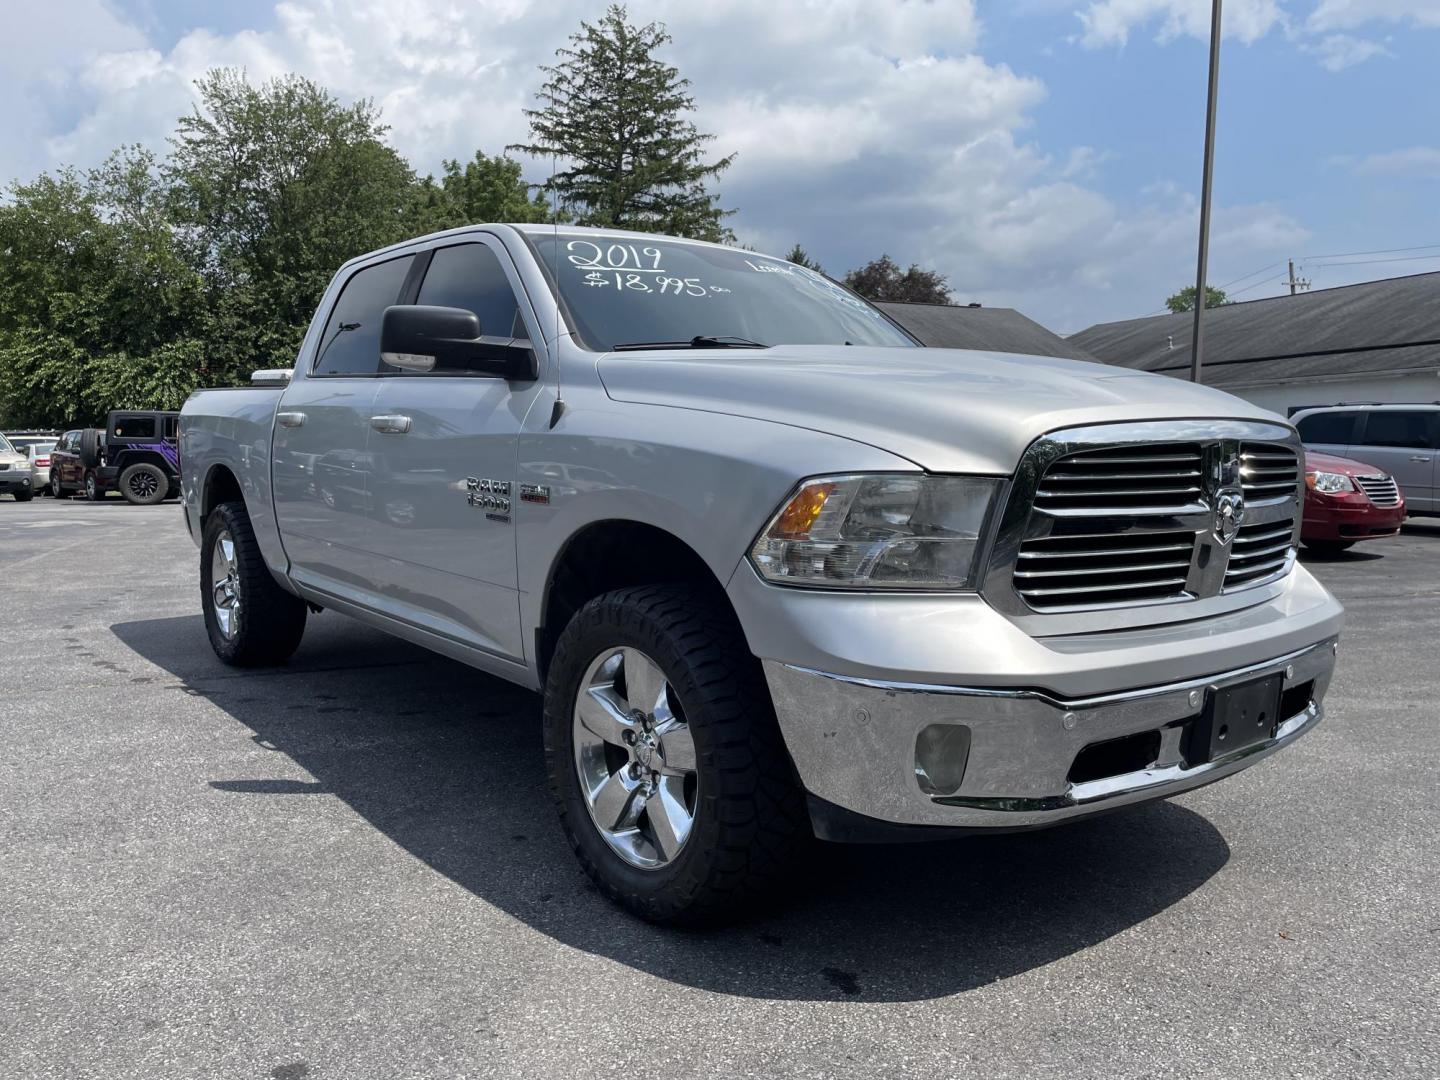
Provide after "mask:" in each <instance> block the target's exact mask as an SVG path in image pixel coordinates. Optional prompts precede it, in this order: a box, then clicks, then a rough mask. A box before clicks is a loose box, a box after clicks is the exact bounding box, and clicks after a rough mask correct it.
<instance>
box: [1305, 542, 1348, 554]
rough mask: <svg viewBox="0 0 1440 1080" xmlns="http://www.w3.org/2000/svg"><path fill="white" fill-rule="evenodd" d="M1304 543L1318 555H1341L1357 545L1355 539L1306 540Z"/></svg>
mask: <svg viewBox="0 0 1440 1080" xmlns="http://www.w3.org/2000/svg"><path fill="white" fill-rule="evenodd" d="M1304 543H1305V546H1306V547H1307V548H1309V549H1310V550H1311V551H1313V552H1315V554H1317V555H1339V554H1340V552H1342V551H1349V550H1350V549H1351V548H1352V547H1354V546H1355V541H1354V540H1306V541H1305V542H1304Z"/></svg>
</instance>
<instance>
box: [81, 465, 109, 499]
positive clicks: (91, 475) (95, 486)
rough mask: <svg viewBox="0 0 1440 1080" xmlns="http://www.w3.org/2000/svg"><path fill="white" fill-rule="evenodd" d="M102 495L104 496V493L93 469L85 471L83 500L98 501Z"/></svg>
mask: <svg viewBox="0 0 1440 1080" xmlns="http://www.w3.org/2000/svg"><path fill="white" fill-rule="evenodd" d="M104 497H105V493H104V492H103V491H101V490H100V481H99V480H98V479H97V478H96V476H95V472H94V470H93V469H92V470H90V471H88V472H86V473H85V501H86V502H99V501H100V500H101V499H103V498H104Z"/></svg>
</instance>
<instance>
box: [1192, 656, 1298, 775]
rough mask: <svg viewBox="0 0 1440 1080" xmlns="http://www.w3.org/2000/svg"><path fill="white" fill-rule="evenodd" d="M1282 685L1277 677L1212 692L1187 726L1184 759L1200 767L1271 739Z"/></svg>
mask: <svg viewBox="0 0 1440 1080" xmlns="http://www.w3.org/2000/svg"><path fill="white" fill-rule="evenodd" d="M1284 684H1285V679H1284V676H1282V675H1278V674H1277V675H1267V676H1266V677H1265V678H1263V679H1254V680H1251V681H1250V682H1244V683H1239V684H1238V685H1236V686H1224V687H1221V688H1220V689H1218V690H1214V691H1212V692H1211V693H1210V695H1209V700H1207V701H1206V703H1205V711H1204V712H1203V713H1201V714H1200V715H1199V716H1198V717H1196V718H1195V720H1194V722H1193V723H1192V724H1191V731H1190V740H1189V743H1190V745H1189V752H1188V753H1187V754H1186V755H1185V756H1186V757H1187V758H1188V759H1189V760H1190V762H1191V763H1192V764H1200V763H1202V762H1207V761H1214V760H1215V759H1216V758H1222V757H1229V756H1230V755H1231V754H1234V753H1235V752H1237V751H1239V750H1244V749H1247V748H1248V747H1251V746H1254V745H1256V744H1257V743H1263V742H1268V741H1269V740H1270V739H1272V738H1274V737H1275V728H1276V726H1277V725H1278V724H1279V723H1280V694H1281V691H1282V690H1283V689H1284Z"/></svg>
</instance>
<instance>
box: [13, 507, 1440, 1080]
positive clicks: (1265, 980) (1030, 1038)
mask: <svg viewBox="0 0 1440 1080" xmlns="http://www.w3.org/2000/svg"><path fill="white" fill-rule="evenodd" d="M1309 565H1310V567H1311V569H1312V570H1314V571H1315V572H1316V573H1318V574H1319V576H1320V577H1321V578H1322V579H1323V580H1325V581H1326V582H1327V584H1329V585H1330V586H1331V587H1332V588H1333V589H1334V590H1335V591H1336V592H1337V593H1338V594H1339V596H1340V597H1341V599H1342V600H1344V602H1345V604H1346V606H1347V607H1348V609H1349V623H1348V626H1347V630H1346V636H1345V639H1344V641H1343V643H1342V646H1341V651H1340V668H1339V671H1338V673H1337V677H1336V681H1335V683H1334V685H1333V687H1332V689H1331V694H1330V698H1329V702H1328V704H1329V716H1328V718H1327V720H1326V722H1325V724H1323V725H1322V726H1321V727H1320V729H1319V730H1318V731H1316V732H1315V733H1314V734H1312V735H1309V736H1307V737H1306V738H1305V739H1303V740H1302V741H1301V742H1300V743H1299V744H1297V745H1296V746H1295V747H1294V748H1292V749H1291V750H1289V751H1288V752H1285V753H1282V754H1280V755H1278V756H1277V757H1275V758H1273V759H1272V760H1270V761H1268V762H1266V763H1264V764H1261V765H1259V766H1257V767H1256V768H1254V769H1252V770H1250V771H1249V772H1247V773H1245V774H1243V775H1241V776H1238V777H1235V778H1233V779H1231V780H1228V781H1225V782H1223V783H1220V784H1217V785H1214V786H1212V787H1209V788H1205V789H1202V790H1201V791H1198V792H1194V793H1192V794H1190V795H1187V796H1183V797H1181V798H1178V799H1176V800H1174V801H1172V802H1168V803H1161V804H1158V805H1150V806H1147V807H1141V808H1137V809H1134V810H1131V811H1127V812H1123V813H1118V814H1115V815H1111V816H1108V817H1105V818H1102V819H1100V820H1096V821H1092V822H1086V823H1081V824H1077V825H1073V826H1069V827H1066V828H1062V829H1056V830H1051V831H1049V832H1043V833H1036V834H1028V835H1011V836H1000V837H985V838H980V839H962V840H956V841H951V842H946V843H943V844H934V845H914V846H907V847H892V848H864V849H861V848H834V849H830V850H829V851H828V852H827V853H826V855H825V857H824V859H823V860H822V862H821V865H820V867H819V868H818V870H817V873H816V876H815V878H814V880H813V881H811V882H810V883H809V885H808V887H807V888H806V889H805V890H804V891H803V892H802V893H801V894H799V895H797V896H796V897H795V898H794V899H793V900H792V901H791V902H790V903H789V904H788V905H786V906H785V907H784V908H783V910H781V911H780V912H779V913H777V914H775V915H773V916H772V917H770V918H767V919H765V920H763V921H760V922H756V923H751V924H748V925H745V926H741V927H738V928H734V929H730V930H726V931H723V932H719V933H709V934H682V933H675V932H669V931H663V930H658V929H655V928H652V927H649V926H646V925H643V924H641V923H638V922H635V921H634V920H632V919H630V918H628V917H626V916H625V915H622V914H620V913H619V912H618V911H616V910H614V909H613V908H611V907H610V906H609V905H608V904H607V903H606V902H604V901H603V900H602V899H601V898H600V897H599V896H597V895H596V893H595V892H594V891H592V889H590V888H589V886H588V883H587V881H586V879H584V877H583V876H582V875H581V873H580V872H579V870H578V869H577V867H576V865H575V863H574V861H573V860H572V858H571V856H570V853H569V851H568V849H567V848H566V847H565V845H564V842H563V840H562V838H561V836H560V832H559V828H558V826H557V825H556V823H555V820H554V815H553V813H552V811H551V808H550V805H549V802H548V795H547V794H546V791H545V788H544V783H543V777H542V773H541V764H540V741H539V732H538V725H537V718H538V699H536V698H534V697H532V696H531V695H529V694H526V693H523V692H521V691H519V690H516V689H514V688H512V687H509V686H508V685H507V684H504V683H501V682H498V681H496V680H494V679H491V678H488V677H486V676H484V675H481V674H478V673H476V672H473V671H470V670H469V669H467V668H464V667H461V666H460V665H458V664H454V663H451V662H449V661H446V660H443V659H439V658H435V657H432V656H430V655H429V654H427V653H425V652H423V651H421V650H419V649H417V648H414V647H412V646H410V645H407V644H405V643H402V642H399V641H396V640H393V639H390V638H387V637H385V636H383V635H380V634H378V633H375V632H372V631H369V630H367V629H364V628H362V627H360V626H359V625H358V624H355V623H352V622H349V621H347V620H345V619H343V618H342V617H340V616H337V615H334V614H330V613H326V614H324V615H321V616H320V617H318V618H316V619H314V620H313V621H312V622H311V628H310V630H309V632H308V634H307V637H306V640H305V643H304V644H303V645H302V646H301V649H300V652H299V653H298V654H297V656H296V658H295V660H294V661H293V662H292V663H291V665H290V666H289V667H288V668H285V669H282V670H278V671H272V672H255V673H240V672H236V671H232V670H230V669H227V668H225V667H223V666H222V665H221V664H220V663H219V662H218V661H216V660H215V658H214V656H213V655H212V653H211V652H210V648H209V645H208V643H207V642H206V640H205V633H204V629H203V627H202V625H201V620H200V615H199V596H198V585H197V574H198V554H197V551H196V549H195V548H194V546H193V545H192V544H191V542H190V540H189V539H188V537H187V536H186V534H185V527H184V524H183V522H182V521H181V517H180V511H179V510H178V509H177V508H176V506H175V505H174V504H173V503H172V504H167V505H165V506H162V507H155V508H140V507H130V506H128V505H125V504H123V503H120V502H118V501H110V502H106V503H103V504H99V505H92V504H85V503H81V502H66V503H56V502H54V501H52V500H48V499H44V500H36V501H34V502H32V503H30V504H28V505H21V504H17V503H13V502H11V501H10V500H8V499H7V500H3V501H0V642H3V651H0V670H3V672H4V675H5V692H4V695H3V698H0V737H3V744H4V756H3V766H0V1076H3V1077H4V1078H6V1080H9V1078H12V1077H67V1078H69V1077H105V1078H107V1080H117V1078H121V1077H143V1078H145V1080H157V1078H169V1077H254V1078H261V1080H264V1078H275V1080H300V1078H302V1077H305V1078H332V1077H333V1078H343V1080H362V1078H371V1077H375V1078H385V1080H399V1078H410V1077H462V1076H463V1077H479V1076H497V1077H512V1076H513V1077H527V1078H531V1077H576V1078H579V1077H589V1076H611V1075H615V1076H652V1075H656V1076H665V1077H675V1078H679V1077H712V1076H723V1077H731V1076H746V1077H748V1076H755V1077H760V1076H764V1077H787V1078H788V1077H856V1078H861V1077H863V1078H867V1080H868V1078H873V1077H910V1076H925V1077H935V1078H940V1077H952V1076H970V1075H973V1076H983V1077H986V1078H1002V1077H1024V1078H1033V1077H1051V1076H1054V1077H1066V1078H1074V1077H1088V1076H1105V1077H1160V1076H1164V1077H1172V1076H1174V1077H1192V1076H1193V1077H1202V1076H1203V1077H1252V1076H1253V1077H1266V1078H1271V1077H1304V1078H1307V1080H1311V1078H1317V1077H1354V1076H1374V1077H1382V1076H1383V1077H1390V1076H1413V1077H1432V1078H1433V1077H1436V1076H1440V1006H1437V1004H1436V1002H1437V1000H1440V975H1437V971H1440V901H1437V895H1440V844H1437V832H1440V830H1437V825H1436V818H1435V804H1436V802H1437V794H1440V725H1437V722H1436V702H1437V697H1440V693H1437V691H1440V672H1437V666H1436V661H1435V656H1436V649H1437V641H1440V634H1437V631H1440V620H1437V618H1436V599H1437V595H1440V584H1437V583H1440V529H1435V528H1424V527H1417V528H1414V529H1412V530H1408V531H1407V532H1406V534H1405V535H1403V536H1401V537H1399V538H1396V539H1393V540H1386V541H1380V542H1377V543H1372V544H1369V545H1365V546H1364V547H1363V549H1361V550H1357V551H1356V552H1352V553H1351V554H1349V555H1347V556H1342V557H1340V558H1337V559H1334V560H1329V561H1321V560H1314V559H1311V560H1309Z"/></svg>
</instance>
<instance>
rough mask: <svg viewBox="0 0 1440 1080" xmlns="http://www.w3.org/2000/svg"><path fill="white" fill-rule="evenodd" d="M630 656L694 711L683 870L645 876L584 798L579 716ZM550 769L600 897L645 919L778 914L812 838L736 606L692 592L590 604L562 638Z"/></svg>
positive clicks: (661, 591) (553, 691) (549, 717)
mask: <svg viewBox="0 0 1440 1080" xmlns="http://www.w3.org/2000/svg"><path fill="white" fill-rule="evenodd" d="M621 646H629V647H632V648H636V649H640V650H642V651H643V652H644V653H645V654H646V655H648V656H649V657H651V658H653V659H654V661H655V662H656V663H657V664H658V665H659V667H660V669H661V671H662V672H663V674H664V676H665V678H666V680H667V681H668V682H669V684H670V686H671V687H672V689H673V691H674V692H675V693H676V694H677V695H678V696H679V699H680V700H681V702H683V704H684V708H685V714H686V719H687V722H688V724H689V727H690V730H691V733H692V735H693V738H694V742H695V758H696V772H697V776H698V785H699V786H698V795H697V804H696V812H695V821H694V825H693V828H692V831H691V833H690V836H689V839H688V840H687V841H686V843H685V845H684V847H683V848H682V849H681V850H680V852H679V854H678V855H676V856H675V858H674V860H673V861H672V862H670V863H668V864H666V865H664V866H661V867H659V868H657V869H640V868H639V867H636V866H632V865H630V864H629V863H628V862H626V861H625V860H624V859H622V858H621V857H620V856H619V855H618V854H616V852H615V851H614V850H613V849H612V848H611V847H610V846H609V845H608V844H607V843H606V841H605V840H604V839H603V838H602V836H601V835H600V833H599V832H598V830H597V829H596V827H595V825H594V822H593V821H592V819H591V817H590V813H589V811H588V809H587V805H586V803H585V799H584V795H583V794H582V792H581V789H580V781H579V778H578V776H577V772H576V765H575V745H574V712H575V702H576V698H577V695H578V694H579V693H580V691H581V682H582V679H583V677H584V674H585V672H586V670H587V668H588V667H589V665H590V664H591V662H592V661H594V660H595V659H596V658H597V657H598V656H599V655H600V654H601V653H603V652H604V651H606V650H608V649H612V648H616V647H621ZM544 728H545V764H546V769H547V771H548V772H549V777H550V789H551V793H552V794H553V796H554V798H555V801H556V805H557V807H558V809H559V813H560V823H561V825H562V826H563V827H564V830H565V835H566V837H567V838H568V839H569V841H570V846H571V848H572V849H573V850H574V852H575V855H576V858H578V859H579V860H580V865H581V866H582V867H583V868H584V869H585V872H586V873H587V874H589V875H590V877H591V878H592V879H593V880H594V881H595V884H596V885H598V886H599V888H600V890H601V891H602V892H603V893H604V894H605V895H606V896H608V897H609V898H610V899H611V900H613V901H615V902H616V903H617V904H619V905H621V906H622V907H624V908H627V909H628V910H630V911H631V912H633V913H635V914H636V915H639V916H640V917H641V918H643V919H647V920H649V921H651V922H657V923H668V924H674V925H696V924H705V923H715V922H720V921H730V920H733V919H735V918H737V917H739V916H740V915H742V914H743V913H745V912H746V911H747V910H748V909H752V908H753V907H755V906H757V905H759V904H762V903H763V904H770V903H773V902H774V901H775V899H776V897H777V895H778V894H782V893H783V888H784V886H785V885H786V884H787V881H788V879H789V878H791V876H792V875H793V874H794V873H795V872H796V871H797V869H798V868H799V867H801V866H802V865H803V863H804V861H805V858H804V857H805V856H806V854H807V853H808V850H809V848H810V845H811V844H812V843H813V836H812V833H811V830H810V822H809V818H808V816H807V814H806V809H805V802H804V797H803V795H802V794H801V791H800V789H799V786H798V784H797V782H796V778H795V775H794V771H793V769H792V767H791V764H790V758H789V755H788V754H787V752H786V750H785V744H784V741H783V739H782V738H781V735H780V728H779V725H778V724H777V723H776V720H775V712H774V708H773V706H772V705H771V701H770V693H769V689H768V688H767V686H766V684H765V677H764V674H763V672H762V671H761V668H760V663H759V661H758V660H756V659H755V657H754V656H753V655H751V653H750V650H749V648H748V647H747V645H746V643H745V638H744V636H743V634H742V633H741V631H740V627H739V625H738V624H737V622H736V620H735V617H734V614H733V613H732V612H731V611H730V610H729V609H728V607H726V606H725V605H724V604H723V602H721V601H719V600H717V599H714V598H712V597H711V596H709V595H707V594H706V593H704V592H702V591H701V590H698V589H694V588H691V587H688V586H683V585H645V586H636V587H633V588H627V589H620V590H617V591H615V592H611V593H607V594H605V595H604V596H600V597H597V598H596V599H594V600H591V601H590V602H589V603H587V604H586V605H585V606H584V607H583V608H581V609H580V611H579V612H578V613H577V614H576V615H575V617H574V618H573V619H572V620H571V622H570V624H569V625H568V626H567V627H566V628H565V629H564V631H563V632H562V633H561V635H560V639H559V641H558V642H557V644H556V649H555V655H554V658H553V660H552V662H551V664H550V669H549V672H548V676H547V678H546V684H545V717H544Z"/></svg>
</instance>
